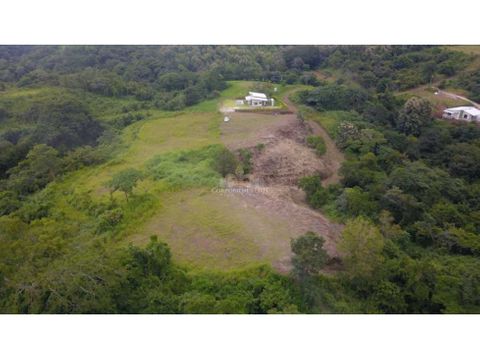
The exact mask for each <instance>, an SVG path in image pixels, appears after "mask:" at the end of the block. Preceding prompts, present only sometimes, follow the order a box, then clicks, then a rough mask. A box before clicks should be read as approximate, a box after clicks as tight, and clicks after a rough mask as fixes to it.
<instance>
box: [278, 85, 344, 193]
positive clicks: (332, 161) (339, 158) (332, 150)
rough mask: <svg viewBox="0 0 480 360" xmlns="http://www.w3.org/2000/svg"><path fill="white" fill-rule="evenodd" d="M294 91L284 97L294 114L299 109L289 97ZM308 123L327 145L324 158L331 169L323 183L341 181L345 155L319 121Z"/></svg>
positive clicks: (328, 183)
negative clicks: (341, 169)
mask: <svg viewBox="0 0 480 360" xmlns="http://www.w3.org/2000/svg"><path fill="white" fill-rule="evenodd" d="M292 93H293V91H292V92H289V93H287V94H285V96H284V97H283V102H284V103H285V105H287V107H288V109H289V110H290V111H292V112H293V113H294V114H296V113H297V111H298V109H297V107H296V106H295V104H294V103H293V102H292V101H291V100H290V99H289V96H290V95H292ZM307 123H308V125H309V126H310V128H311V130H312V132H313V134H314V135H317V136H321V137H322V138H323V140H324V141H325V145H326V148H327V151H326V153H325V155H324V157H323V158H324V159H325V161H326V166H327V167H328V168H329V169H330V175H328V177H326V178H325V179H324V180H323V181H322V184H323V185H330V184H335V183H338V182H339V181H340V175H339V174H338V171H339V170H340V167H341V166H342V162H343V161H344V160H345V157H344V155H343V154H342V152H341V151H340V150H338V148H337V146H336V145H335V142H334V141H333V139H332V138H331V137H330V135H328V133H327V132H326V131H325V129H324V128H323V127H321V126H320V125H319V124H318V123H316V122H314V121H307Z"/></svg>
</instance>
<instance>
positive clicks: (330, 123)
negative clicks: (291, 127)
mask: <svg viewBox="0 0 480 360" xmlns="http://www.w3.org/2000/svg"><path fill="white" fill-rule="evenodd" d="M299 109H300V112H301V114H302V116H303V118H304V119H305V120H310V121H315V122H316V123H318V124H319V125H321V126H322V127H323V128H324V129H325V130H326V131H327V132H328V134H329V135H330V136H331V137H332V138H333V139H335V138H336V136H337V131H338V126H339V125H340V123H341V122H343V121H352V122H354V121H356V120H358V118H359V115H358V114H357V113H355V112H351V111H322V112H320V111H316V110H314V109H312V108H311V107H308V106H301V107H300V108H299Z"/></svg>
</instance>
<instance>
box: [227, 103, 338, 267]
mask: <svg viewBox="0 0 480 360" xmlns="http://www.w3.org/2000/svg"><path fill="white" fill-rule="evenodd" d="M284 102H285V104H286V105H287V106H288V108H289V110H291V111H292V112H294V113H295V112H296V108H295V106H294V104H292V103H291V102H290V100H289V99H288V97H287V96H286V97H285V99H284ZM265 116H266V117H265ZM231 119H232V122H231V123H230V122H229V123H225V124H223V126H222V128H221V131H222V140H223V141H224V142H225V144H226V145H227V146H228V147H229V148H230V149H232V150H237V149H240V148H247V149H249V150H250V151H251V152H252V154H253V157H252V162H253V168H252V171H251V174H250V175H249V176H248V181H235V180H230V181H229V182H228V183H227V192H228V196H229V197H233V198H235V201H236V202H237V203H238V204H240V205H241V207H242V208H245V209H251V210H252V211H253V210H254V211H255V212H260V213H262V214H263V215H266V216H267V217H269V218H272V219H276V221H280V222H283V223H284V224H285V225H286V226H287V229H288V230H287V231H286V232H285V233H284V234H282V235H280V237H279V239H275V240H276V241H275V248H276V250H275V252H276V253H277V254H278V256H277V258H276V259H274V260H273V261H272V265H273V266H274V267H275V268H276V269H277V270H279V271H282V272H285V271H288V270H289V269H290V267H291V264H290V259H291V255H292V254H291V251H290V239H291V238H292V237H296V236H299V235H301V234H304V233H305V232H307V231H313V232H315V233H318V234H319V235H321V236H323V237H324V239H325V245H324V248H325V250H326V251H327V252H328V253H329V255H330V256H331V257H332V258H338V252H337V250H336V241H337V240H338V238H339V235H340V231H341V228H342V226H341V225H340V224H336V223H333V222H332V221H330V220H329V219H327V218H326V217H325V216H324V215H322V214H321V213H320V212H318V211H315V210H312V209H311V208H309V206H308V205H307V204H306V202H305V194H304V192H303V191H302V190H301V189H299V188H298V186H297V185H298V181H299V179H300V178H302V177H304V176H309V175H315V174H319V175H321V176H322V178H323V179H324V180H323V183H324V184H325V185H328V184H333V183H335V182H338V181H339V179H340V177H339V175H338V170H339V168H340V166H341V163H342V161H343V160H344V157H343V154H342V153H341V152H340V151H339V150H338V149H337V148H336V146H335V143H334V141H333V140H332V139H331V138H330V137H329V135H328V134H327V132H326V131H325V130H324V129H323V128H322V127H321V126H320V125H318V124H317V123H314V122H307V123H302V122H301V121H299V120H298V119H297V116H296V114H293V115H263V117H261V116H260V115H258V114H245V113H241V114H239V113H236V114H234V115H232V116H231ZM312 134H314V135H318V136H321V137H322V138H323V139H324V140H325V143H326V148H327V151H326V154H325V155H324V156H322V157H319V156H318V155H317V154H316V153H315V152H314V151H313V150H312V149H311V148H309V147H308V146H307V145H306V137H307V136H309V135H312ZM260 143H261V144H263V146H262V147H260V148H259V147H258V146H257V145H258V144H260ZM271 247H272V242H271V241H267V242H265V243H263V244H261V248H262V251H265V252H268V251H271V250H273V249H272V248H271ZM269 249H270V250H269Z"/></svg>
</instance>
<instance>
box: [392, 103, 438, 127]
mask: <svg viewBox="0 0 480 360" xmlns="http://www.w3.org/2000/svg"><path fill="white" fill-rule="evenodd" d="M431 121H432V107H431V105H430V103H429V102H428V100H425V99H420V98H416V97H413V98H411V99H409V100H408V101H407V102H406V103H405V105H404V106H403V108H402V109H401V110H400V112H399V114H398V120H397V128H398V129H399V130H400V131H402V132H403V133H404V134H406V135H415V136H418V135H420V133H421V130H422V128H423V127H425V126H426V125H427V124H428V123H429V122H431Z"/></svg>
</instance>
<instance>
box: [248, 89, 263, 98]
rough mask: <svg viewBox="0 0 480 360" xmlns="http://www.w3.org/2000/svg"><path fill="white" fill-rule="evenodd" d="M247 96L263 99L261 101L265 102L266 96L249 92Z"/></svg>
mask: <svg viewBox="0 0 480 360" xmlns="http://www.w3.org/2000/svg"><path fill="white" fill-rule="evenodd" d="M248 94H249V95H250V96H253V97H256V98H263V99H265V100H267V95H265V94H264V93H258V92H253V91H249V92H248Z"/></svg>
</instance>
